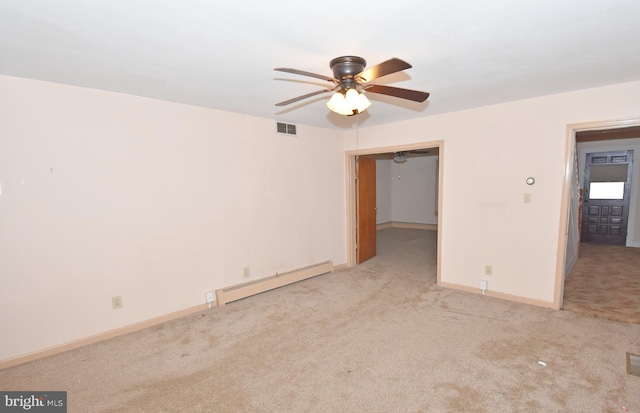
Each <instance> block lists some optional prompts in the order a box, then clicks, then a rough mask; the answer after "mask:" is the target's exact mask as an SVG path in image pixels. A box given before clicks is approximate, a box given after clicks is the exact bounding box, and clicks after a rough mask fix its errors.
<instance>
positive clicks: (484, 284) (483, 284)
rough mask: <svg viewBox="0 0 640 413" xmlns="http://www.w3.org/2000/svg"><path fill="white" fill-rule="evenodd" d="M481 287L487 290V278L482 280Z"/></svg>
mask: <svg viewBox="0 0 640 413" xmlns="http://www.w3.org/2000/svg"><path fill="white" fill-rule="evenodd" d="M480 289H481V290H482V291H485V290H486V289H487V280H480Z"/></svg>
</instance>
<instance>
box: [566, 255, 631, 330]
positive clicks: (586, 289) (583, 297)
mask: <svg viewBox="0 0 640 413" xmlns="http://www.w3.org/2000/svg"><path fill="white" fill-rule="evenodd" d="M562 308H563V310H567V311H572V312H576V313H581V314H584V315H588V316H592V317H598V318H604V319H607V320H614V321H621V322H625V323H635V324H640V248H632V247H624V246H610V245H597V244H586V243H582V244H581V245H580V256H579V258H578V261H577V262H576V264H575V265H574V266H573V268H572V269H571V272H569V275H568V276H567V278H566V280H565V284H564V302H563V307H562Z"/></svg>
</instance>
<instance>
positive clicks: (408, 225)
mask: <svg viewBox="0 0 640 413" xmlns="http://www.w3.org/2000/svg"><path fill="white" fill-rule="evenodd" d="M387 228H407V229H425V230H428V231H437V230H438V224H419V223H415V222H401V221H390V222H383V223H381V224H378V225H376V230H378V231H380V230H381V229H387Z"/></svg>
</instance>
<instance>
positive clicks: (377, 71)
mask: <svg viewBox="0 0 640 413" xmlns="http://www.w3.org/2000/svg"><path fill="white" fill-rule="evenodd" d="M411 67H412V66H411V65H410V64H409V63H407V62H405V61H404V60H400V59H397V58H395V57H394V58H393V59H389V60H387V61H386V62H382V63H380V64H378V65H375V66H371V67H370V68H368V69H366V70H363V71H362V72H360V73H358V74H357V75H356V78H358V79H360V80H361V81H362V82H371V81H372V80H373V79H377V78H379V77H382V76H386V75H390V74H391V73H396V72H399V71H401V70H406V69H410V68H411Z"/></svg>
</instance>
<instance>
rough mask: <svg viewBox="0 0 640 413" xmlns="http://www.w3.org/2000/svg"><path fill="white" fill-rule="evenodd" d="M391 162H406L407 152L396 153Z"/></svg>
mask: <svg viewBox="0 0 640 413" xmlns="http://www.w3.org/2000/svg"><path fill="white" fill-rule="evenodd" d="M393 162H395V163H405V162H407V154H406V153H404V152H398V153H396V156H394V157H393Z"/></svg>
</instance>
